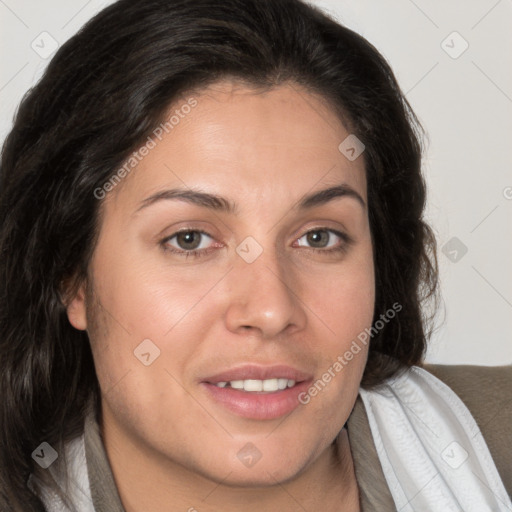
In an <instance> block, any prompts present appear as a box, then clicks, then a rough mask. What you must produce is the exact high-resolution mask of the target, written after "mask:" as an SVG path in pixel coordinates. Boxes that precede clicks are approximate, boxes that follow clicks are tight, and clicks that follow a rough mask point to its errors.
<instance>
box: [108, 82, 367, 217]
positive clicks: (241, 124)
mask: <svg viewBox="0 0 512 512" xmlns="http://www.w3.org/2000/svg"><path fill="white" fill-rule="evenodd" d="M190 105H193V107H190ZM165 122H166V123H167V124H166V125H164V123H165ZM164 123H162V124H161V125H160V128H157V129H156V131H154V132H153V134H150V139H151V144H149V145H150V146H151V149H150V150H149V151H145V153H146V154H145V156H144V157H143V158H141V159H140V161H139V162H138V163H136V165H135V166H134V168H133V171H132V172H130V174H129V176H127V177H126V178H125V179H124V180H123V183H122V184H121V185H122V186H121V187H119V189H118V190H116V191H115V192H114V194H110V195H111V196H114V197H109V199H111V200H113V201H114V202H115V203H118V202H119V201H123V202H125V201H128V202H129V203H130V206H131V207H132V208H133V207H136V201H140V198H141V196H144V197H145V196H147V195H149V194H152V193H155V192H158V191H159V190H160V189H163V188H165V187H169V188H170V187H173V188H175V187H176V186H180V187H189V188H195V187H196V186H198V185H200V187H201V189H202V190H209V191H211V192H213V193H220V192H222V194H223V195H226V194H228V195H229V191H230V190H232V191H233V192H236V191H237V190H239V189H243V190H244V191H245V194H246V196H247V194H249V192H250V193H251V194H252V195H253V196H254V195H259V196H260V197H263V196H264V195H266V194H280V199H281V200H282V201H286V200H287V199H290V200H294V192H296V193H297V194H301V193H304V192H306V191H307V190H313V189H314V188H315V187H316V188H322V187H321V186H322V185H338V184H340V183H346V184H348V185H350V186H351V187H353V188H354V189H356V190H357V191H358V192H359V193H360V195H361V196H362V197H363V198H366V179H365V169H364V159H363V157H362V156H361V157H360V158H357V159H355V160H352V161H351V160H350V159H348V158H347V157H346V156H345V155H344V154H343V153H342V151H340V144H342V143H343V141H344V140H346V138H347V137H349V135H350V133H349V132H348V131H347V129H346V127H345V126H344V125H343V123H342V121H341V119H340V118H339V116H338V115H337V114H336V113H335V111H334V108H333V107H332V105H330V104H329V103H328V102H327V101H326V100H325V99H323V98H322V97H320V96H318V95H315V94H312V93H311V92H307V91H306V90H304V89H302V88H301V87H300V86H298V85H296V84H284V85H281V86H278V87H274V88H271V89H266V90H261V89H260V90H257V89H254V88H251V87H249V86H246V85H242V84H241V83H237V82H235V81H222V82H218V83H215V84H213V85H211V86H209V87H208V88H206V89H204V90H203V91H200V92H199V93H194V94H190V95H186V94H185V95H183V96H182V97H181V98H180V99H179V100H177V101H175V102H174V103H173V105H172V106H171V107H170V108H169V110H168V112H166V115H165V116H164ZM148 141H149V139H148ZM117 196H119V197H117Z"/></svg>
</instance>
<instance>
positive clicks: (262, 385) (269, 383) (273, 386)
mask: <svg viewBox="0 0 512 512" xmlns="http://www.w3.org/2000/svg"><path fill="white" fill-rule="evenodd" d="M228 384H229V385H230V386H231V387H232V388H233V389H239V390H240V391H247V392H249V393H258V392H262V391H263V392H266V393H274V392H276V391H282V390H283V389H286V388H291V387H293V386H295V381H294V380H292V379H283V378H281V379H265V380H256V379H247V380H232V381H230V382H217V384H216V386H217V387H219V388H225V387H226V386H227V385H228Z"/></svg>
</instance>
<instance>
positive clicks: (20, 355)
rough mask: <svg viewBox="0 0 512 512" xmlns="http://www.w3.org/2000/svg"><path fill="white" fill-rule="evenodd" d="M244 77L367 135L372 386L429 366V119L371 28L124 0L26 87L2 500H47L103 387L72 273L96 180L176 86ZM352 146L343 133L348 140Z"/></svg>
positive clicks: (432, 291)
mask: <svg viewBox="0 0 512 512" xmlns="http://www.w3.org/2000/svg"><path fill="white" fill-rule="evenodd" d="M226 77H234V78H238V79H240V80H243V81H244V82H246V83H248V84H251V85H253V86H255V87H269V88H270V87H273V86H276V85H279V84H282V83H284V82H289V83H295V84H298V85H301V86H303V87H305V88H306V89H307V90H310V91H312V92H315V93H318V94H320V95H321V96H322V97H324V98H326V99H327V100H328V101H329V102H330V103H331V104H332V105H333V106H334V107H335V108H336V109H338V110H339V111H340V112H343V114H344V116H343V118H344V121H345V122H346V123H347V124H349V127H350V131H351V132H352V133H354V134H355V135H356V136H357V137H358V138H359V139H360V140H361V141H363V143H364V144H365V146H366V149H365V152H364V155H363V156H364V161H365V166H366V175H367V186H368V202H369V220H370V228H371V233H372V239H373V250H374V263H375V272H376V283H375V284H376V301H375V313H374V320H375V321H376V320H377V319H379V318H380V315H382V314H383V313H385V312H386V311H387V310H389V309H390V308H392V305H393V304H395V303H398V304H399V305H401V307H402V308H401V310H400V312H399V313H398V314H397V315H396V317H395V318H394V319H393V320H392V321H389V322H388V323H386V324H385V326H384V327H383V328H382V329H380V330H379V332H378V333H377V334H376V335H375V336H374V337H373V338H372V339H371V342H370V349H369V356H368V362H367V366H366V369H365V373H364V377H363V381H362V385H363V386H365V387H367V388H370V387H372V386H375V385H377V384H379V383H381V382H382V381H383V380H385V379H386V378H388V377H390V376H392V375H394V374H396V372H397V371H399V370H400V369H401V368H407V367H409V366H411V365H414V364H418V363H420V362H421V360H422V357H423V354H424V351H425V345H426V340H427V338H428V334H429V330H428V325H429V322H430V320H431V319H432V318H431V317H428V318H427V316H426V315H425V314H424V313H422V311H424V309H422V303H423V301H424V300H426V299H427V298H432V297H435V295H436V287H437V261H436V249H435V239H434V235H433V233H432V231H431V229H430V228H429V227H428V225H427V224H426V223H425V222H424V221H423V218H422V216H423V211H424V206H425V184H424V181H423V178H422V175H421V153H422V144H421V140H422V139H421V135H422V132H421V128H420V125H419V123H418V121H417V119H416V117H415V115H414V113H413V112H412V110H411V108H410V106H409V104H408V102H407V100H406V99H405V97H404V95H403V94H402V93H401V91H400V88H399V86H398V84H397V81H396V79H395V77H394V75H393V72H392V71H391V69H390V67H389V65H388V64H387V63H386V61H385V60H384V58H383V57H382V56H381V55H380V54H379V52H378V51H377V50H376V49H375V48H374V47H373V46H372V45H371V44H370V43H368V42H367V41H366V40H365V39H364V38H362V37H361V36H359V35H357V34H356V33H354V32H353V31H351V30H349V29H347V28H346V27H343V26H341V25H340V24H338V23H336V22H335V21H333V20H331V19H330V18H328V17H327V16H326V15H324V14H323V13H321V12H320V11H319V10H318V9H316V8H314V7H311V6H309V5H307V4H305V3H303V2H301V1H299V0H223V1H222V2H218V1H217V0H121V1H119V2H116V3H115V4H113V5H111V6H109V7H107V8H106V9H104V10H103V11H102V12H100V13H99V14H98V15H97V16H96V17H94V18H93V19H92V20H91V21H89V22H88V23H87V24H86V25H85V26H84V27H83V28H82V29H81V30H80V31H79V32H78V33H77V34H76V35H75V36H74V37H72V38H71V39H70V40H69V41H68V42H67V43H66V44H64V45H63V46H62V47H61V48H60V49H59V51H58V52H57V53H56V55H55V56H54V58H53V59H52V60H51V62H50V64H49V66H48V68H47V69H46V72H45V73H44V75H43V77H42V78H41V80H40V81H39V82H38V83H37V85H35V86H34V87H33V88H32V89H31V90H30V91H29V92H28V93H27V94H26V95H25V97H24V98H23V101H22V102H21V105H20V106H19V109H18V112H17V115H16V118H15V122H14V126H13V128H12V131H11V132H10V133H9V135H8V137H7V139H6V141H5V143H4V146H3V150H2V160H1V169H0V215H1V219H2V226H1V230H0V358H1V359H0V360H1V373H0V396H1V397H2V402H1V404H0V428H1V433H0V449H1V451H0V509H1V510H2V511H12V510H23V511H24V512H27V511H41V510H44V507H43V505H42V503H41V501H40V500H39V499H38V498H37V497H36V496H35V495H34V494H33V493H31V492H30V490H29V489H28V488H27V486H26V483H27V478H28V476H29V474H30V473H31V472H34V471H35V470H36V469H37V468H36V467H35V464H34V461H33V460H32V458H31V453H32V452H33V450H34V449H35V447H37V446H38V445H39V444H40V442H41V441H43V440H44V441H47V442H49V443H50V444H52V443H53V444H55V446H62V443H64V442H65V441H66V440H68V439H70V438H72V437H73V436H75V435H77V434H78V433H80V432H81V430H82V428H83V420H84V410H85V407H86V403H87V402H88V399H89V398H90V396H91V394H92V395H94V396H95V397H96V398H98V396H99V393H100V390H99V386H98V382H97V378H96V374H95V370H94V365H93V360H92V355H91V350H90V346H89V340H88V337H87V334H86V333H85V332H82V331H78V330H75V329H74V328H73V327H72V326H71V325H70V324H69V321H68V319H67V316H66V310H65V307H64V305H63V302H62V300H61V296H60V294H59V292H60V291H61V283H63V282H65V281H66V280H69V279H71V278H74V279H75V283H78V282H80V281H81V280H83V279H85V278H86V276H87V268H88V263H89V259H90V257H91V254H92V253H93V251H94V244H95V239H96V235H97V227H98V218H99V211H100V206H101V201H99V200H98V199H97V198H96V197H95V195H94V190H95V189H97V188H98V187H101V186H102V185H103V184H104V183H105V182H106V181H107V180H109V178H111V176H112V175H113V174H114V172H115V171H116V169H119V167H120V166H121V165H122V163H123V161H124V160H125V159H126V158H127V157H128V156H129V155H130V153H131V152H132V151H133V150H134V149H136V148H137V147H138V146H139V145H140V144H141V143H142V142H143V141H144V140H145V139H146V138H147V137H148V135H149V134H150V133H151V132H152V130H154V129H155V127H156V126H158V125H159V124H160V122H161V120H162V115H163V114H164V113H165V112H166V111H167V109H168V106H169V105H170V104H171V102H173V100H175V99H176V98H177V97H178V96H179V95H182V94H184V93H186V92H187V91H190V90H193V89H195V90H198V89H200V88H201V87H205V86H207V85H209V84H211V83H213V82H215V81H217V80H219V79H222V78H226ZM340 142H341V141H340Z"/></svg>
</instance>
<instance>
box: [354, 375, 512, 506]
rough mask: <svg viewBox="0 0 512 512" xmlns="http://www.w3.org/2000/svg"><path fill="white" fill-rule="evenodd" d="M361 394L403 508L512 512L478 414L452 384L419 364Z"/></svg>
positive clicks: (389, 481)
mask: <svg viewBox="0 0 512 512" xmlns="http://www.w3.org/2000/svg"><path fill="white" fill-rule="evenodd" d="M360 395H361V398H362V400H363V403H364V405H365V409H366V413H367V415H368V419H369V423H370V429H371V432H372V435H373V439H374V442H375V446H376V448H377V454H378V456H379V460H380V463H381V466H382V469H383V472H384V476H385V478H386V482H387V484H388V487H389V489H390V492H391V495H392V497H393V500H394V502H395V505H396V508H397V510H399V511H400V512H437V511H439V512H505V511H508V512H511V511H512V502H511V501H510V498H509V497H508V495H507V492H506V490H505V487H504V485H503V482H502V481H501V478H500V476H499V474H498V471H497V469H496V466H495V464H494V461H493V459H492V457H491V454H490V452H489V449H488V447H487V445H486V443H485V440H484V438H483V436H482V434H481V433H480V430H479V428H478V426H477V424H476V422H475V420H474V418H473V416H472V415H471V413H470V412H469V410H468V409H467V407H466V406H465V404H464V403H463V402H462V400H461V399H460V398H459V397H458V396H457V395H456V394H455V392H454V391H452V390H451V389H450V388H449V387H448V386H447V385H446V384H444V383H443V382H442V381H440V380H439V379H438V378H436V377H434V376H433V375H432V374H430V373H428V372H427V371H425V370H423V369H422V368H418V367H413V368H411V369H410V371H408V372H406V373H405V374H403V375H401V376H398V377H396V378H394V379H391V380H389V381H387V382H386V383H385V384H383V385H382V386H379V387H378V388H376V389H375V390H372V391H365V390H360ZM509 450H510V451H511V459H512V447H509Z"/></svg>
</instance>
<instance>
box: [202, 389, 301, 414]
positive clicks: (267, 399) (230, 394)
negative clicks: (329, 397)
mask: <svg viewBox="0 0 512 512" xmlns="http://www.w3.org/2000/svg"><path fill="white" fill-rule="evenodd" d="M201 385H202V386H203V387H204V388H205V389H206V391H207V393H208V395H209V396H210V397H211V398H213V400H214V401H215V402H217V403H220V404H221V405H222V406H224V407H225V408H226V409H228V410H229V411H231V412H232V413H235V414H237V415H238V416H242V417H244V418H250V419H254V420H272V419H275V418H279V417H281V416H284V415H285V414H289V413H291V412H292V411H293V410H295V409H296V408H297V407H298V406H299V405H300V402H299V398H298V396H299V395H300V393H302V392H304V391H306V390H307V389H308V386H309V381H304V382H299V383H298V384H295V386H293V387H291V388H286V389H283V390H282V391H275V392H273V393H263V392H261V393H257V392H256V393H255V392H246V391H240V390H238V389H233V388H231V387H224V388H220V387H218V386H216V385H215V384H210V383H208V382H202V383H201Z"/></svg>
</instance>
